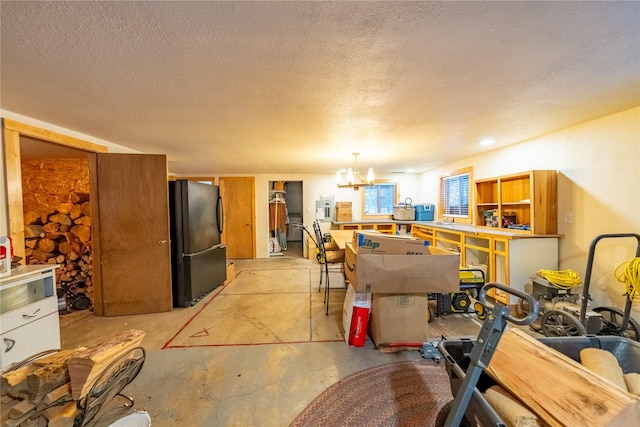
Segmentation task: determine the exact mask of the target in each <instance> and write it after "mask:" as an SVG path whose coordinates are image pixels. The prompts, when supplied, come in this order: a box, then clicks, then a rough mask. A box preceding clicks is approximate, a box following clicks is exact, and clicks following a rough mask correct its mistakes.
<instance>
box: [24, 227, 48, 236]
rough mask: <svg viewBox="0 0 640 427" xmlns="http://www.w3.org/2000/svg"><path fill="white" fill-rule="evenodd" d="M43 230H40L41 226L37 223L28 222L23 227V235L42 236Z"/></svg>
mask: <svg viewBox="0 0 640 427" xmlns="http://www.w3.org/2000/svg"><path fill="white" fill-rule="evenodd" d="M43 236H44V231H43V230H42V226H41V225H38V224H29V225H26V226H25V227H24V237H25V238H27V239H28V238H32V237H43Z"/></svg>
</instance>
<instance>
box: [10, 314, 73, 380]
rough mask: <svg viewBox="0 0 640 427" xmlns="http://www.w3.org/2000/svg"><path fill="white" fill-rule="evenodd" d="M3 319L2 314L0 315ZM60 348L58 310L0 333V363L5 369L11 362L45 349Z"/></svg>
mask: <svg viewBox="0 0 640 427" xmlns="http://www.w3.org/2000/svg"><path fill="white" fill-rule="evenodd" d="M2 317H3V319H4V316H2ZM59 349H60V322H59V320H58V312H57V311H56V312H55V313H51V314H49V315H48V316H44V317H41V318H39V319H38V320H36V321H35V322H31V323H28V324H26V325H24V326H22V327H21V328H18V329H14V330H12V331H9V332H6V333H4V334H2V335H0V365H1V366H2V370H5V369H6V368H8V367H9V365H11V364H12V363H16V362H20V361H22V360H24V359H26V358H27V357H30V356H33V355H34V354H37V353H40V352H41V351H45V350H59Z"/></svg>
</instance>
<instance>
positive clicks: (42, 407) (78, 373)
mask: <svg viewBox="0 0 640 427" xmlns="http://www.w3.org/2000/svg"><path fill="white" fill-rule="evenodd" d="M145 334H146V333H145V332H144V331H140V330H136V329H131V330H128V331H125V332H123V333H121V334H120V335H118V336H116V337H114V338H112V339H110V340H108V341H105V342H103V343H101V344H98V345H96V346H93V347H90V348H86V347H79V348H76V349H74V350H61V351H59V352H57V353H54V354H51V355H48V356H45V357H42V358H40V359H37V360H35V361H33V362H31V363H30V364H28V365H26V366H22V367H20V368H17V369H15V370H12V371H8V372H5V373H3V374H2V376H1V381H2V397H1V399H2V400H1V402H2V404H1V419H0V423H1V424H0V426H1V427H18V426H19V427H40V426H49V427H72V426H73V425H74V421H75V420H76V418H77V417H78V416H80V415H81V413H82V409H79V408H82V407H84V406H85V404H86V396H87V394H88V393H89V392H90V390H91V388H92V387H93V385H94V384H95V383H96V381H100V380H99V379H100V375H101V374H102V373H103V372H104V371H105V369H107V368H109V367H110V366H113V365H111V364H112V363H113V362H114V361H115V360H117V359H118V358H119V357H121V356H123V355H124V354H127V357H126V358H127V359H128V356H129V355H130V354H132V353H131V350H133V349H135V348H137V347H140V344H141V342H142V340H143V339H144V336H145ZM132 357H133V356H132ZM116 365H118V364H117V363H116ZM109 372H111V371H109ZM114 372H117V370H116V371H114ZM130 379H132V378H130ZM108 380H109V379H108V378H107V381H108ZM103 384H104V383H103V382H102V381H100V385H101V386H102V385H103Z"/></svg>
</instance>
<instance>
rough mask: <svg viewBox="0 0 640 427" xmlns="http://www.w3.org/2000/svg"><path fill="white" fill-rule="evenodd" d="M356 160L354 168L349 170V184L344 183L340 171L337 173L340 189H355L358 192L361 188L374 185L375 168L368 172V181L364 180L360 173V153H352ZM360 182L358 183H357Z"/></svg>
mask: <svg viewBox="0 0 640 427" xmlns="http://www.w3.org/2000/svg"><path fill="white" fill-rule="evenodd" d="M352 154H353V157H354V158H355V161H354V166H353V168H349V169H348V170H347V183H346V184H344V183H343V182H342V175H341V174H340V171H338V172H337V173H336V182H337V184H338V187H339V188H353V189H354V190H358V189H359V188H360V187H370V186H372V185H373V180H374V176H373V168H369V171H368V172H367V179H364V178H363V177H362V175H360V172H359V171H358V156H359V155H360V153H352ZM356 180H358V181H356Z"/></svg>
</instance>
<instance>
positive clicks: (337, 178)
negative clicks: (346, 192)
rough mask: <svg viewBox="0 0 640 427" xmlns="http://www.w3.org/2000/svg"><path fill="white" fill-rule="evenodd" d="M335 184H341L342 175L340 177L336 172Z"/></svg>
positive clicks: (338, 172)
mask: <svg viewBox="0 0 640 427" xmlns="http://www.w3.org/2000/svg"><path fill="white" fill-rule="evenodd" d="M336 184H338V185H340V184H342V175H340V171H337V172H336Z"/></svg>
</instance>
